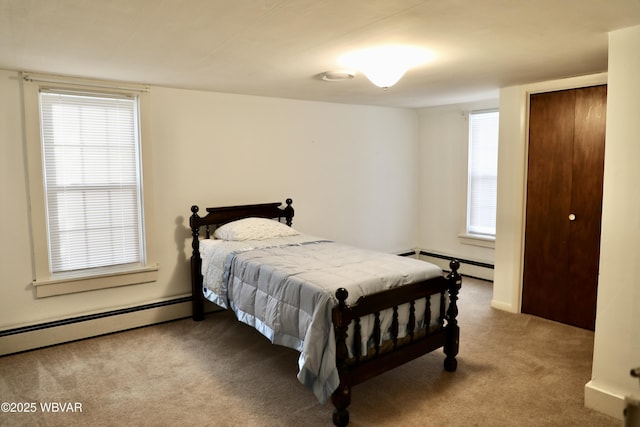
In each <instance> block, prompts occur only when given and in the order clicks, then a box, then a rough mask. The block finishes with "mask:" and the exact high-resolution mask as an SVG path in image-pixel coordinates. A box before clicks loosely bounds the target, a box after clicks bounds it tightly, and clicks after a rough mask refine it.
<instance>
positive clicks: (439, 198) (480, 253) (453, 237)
mask: <svg viewBox="0 0 640 427" xmlns="http://www.w3.org/2000/svg"><path fill="white" fill-rule="evenodd" d="M497 107H498V100H497V99H495V100H487V101H483V102H474V103H464V104H455V105H447V106H441V107H432V108H424V109H421V110H418V114H419V123H420V124H419V135H420V147H419V155H418V164H419V166H418V169H419V185H418V188H419V191H420V195H419V197H418V200H419V205H418V212H419V217H418V247H419V248H420V249H422V250H424V251H426V252H433V253H437V254H440V255H448V256H455V257H459V258H464V259H467V260H471V261H478V262H483V263H487V264H493V261H494V251H493V248H487V247H482V246H477V245H472V244H468V242H469V239H461V238H459V237H458V235H459V234H461V233H464V232H465V227H466V226H465V221H466V191H467V190H466V189H467V158H468V140H469V133H468V115H467V113H468V112H469V111H473V110H483V109H491V108H497ZM435 207H438V209H435Z"/></svg>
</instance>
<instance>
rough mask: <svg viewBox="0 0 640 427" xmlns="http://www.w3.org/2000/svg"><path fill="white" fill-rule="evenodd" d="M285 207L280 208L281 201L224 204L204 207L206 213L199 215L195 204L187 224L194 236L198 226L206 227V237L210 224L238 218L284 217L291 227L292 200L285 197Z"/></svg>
mask: <svg viewBox="0 0 640 427" xmlns="http://www.w3.org/2000/svg"><path fill="white" fill-rule="evenodd" d="M285 203H286V204H287V206H286V207H284V208H281V206H282V203H280V202H275V203H261V204H257V205H239V206H224V207H219V208H206V211H207V215H205V216H203V217H201V216H199V215H198V211H200V208H199V207H198V206H196V205H193V206H191V213H192V215H191V217H190V218H189V225H190V226H191V231H192V234H193V235H194V236H197V235H198V234H199V229H200V227H203V226H206V227H207V236H206V237H207V238H209V235H210V233H211V231H212V230H211V228H210V227H211V226H213V227H214V229H215V228H216V227H219V226H221V225H224V224H226V223H228V222H231V221H236V220H238V219H243V218H250V217H258V218H278V219H279V220H280V219H282V218H284V219H285V222H286V224H287V225H288V226H289V227H291V223H292V221H293V215H294V210H293V207H292V206H291V204H292V203H293V200H291V199H287V200H286V201H285Z"/></svg>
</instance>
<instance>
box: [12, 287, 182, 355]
mask: <svg viewBox="0 0 640 427" xmlns="http://www.w3.org/2000/svg"><path fill="white" fill-rule="evenodd" d="M191 310H192V309H191V297H190V296H188V297H187V296H185V297H180V298H173V299H170V300H164V301H159V302H155V303H150V304H144V305H139V306H135V307H127V308H123V309H118V310H111V311H106V312H102V313H95V314H89V315H83V316H77V317H72V318H68V319H62V320H56V321H52V322H43V323H38V324H35V325H29V326H22V327H18V328H13V329H7V330H3V331H0V355H7V354H13V353H19V352H22V351H27V350H33V349H36V348H41V347H48V346H51V345H56V344H62V343H65V342H70V341H77V340H80V339H85V338H90V337H95V336H99V335H105V334H109V333H113V332H119V331H124V330H127V329H133V328H138V327H141V326H148V325H152V324H156V323H162V322H167V321H170V320H176V319H181V318H185V317H189V316H191Z"/></svg>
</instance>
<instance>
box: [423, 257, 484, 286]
mask: <svg viewBox="0 0 640 427" xmlns="http://www.w3.org/2000/svg"><path fill="white" fill-rule="evenodd" d="M418 258H419V259H421V260H424V261H428V262H430V263H432V264H436V265H438V266H439V267H441V268H442V269H443V270H448V269H449V261H451V260H452V259H454V258H455V259H457V260H458V262H460V270H459V273H460V274H462V275H463V276H469V277H475V278H478V279H482V280H488V281H491V282H493V264H489V263H486V262H480V261H474V260H470V259H464V258H458V257H455V256H452V255H444V254H440V253H436V252H428V251H423V250H421V251H419V252H418Z"/></svg>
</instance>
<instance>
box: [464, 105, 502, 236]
mask: <svg viewBox="0 0 640 427" xmlns="http://www.w3.org/2000/svg"><path fill="white" fill-rule="evenodd" d="M498 119H499V113H498V112H497V111H483V112H476V113H471V114H469V182H468V190H467V233H468V234H479V235H485V236H495V234H496V199H497V187H498Z"/></svg>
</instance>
